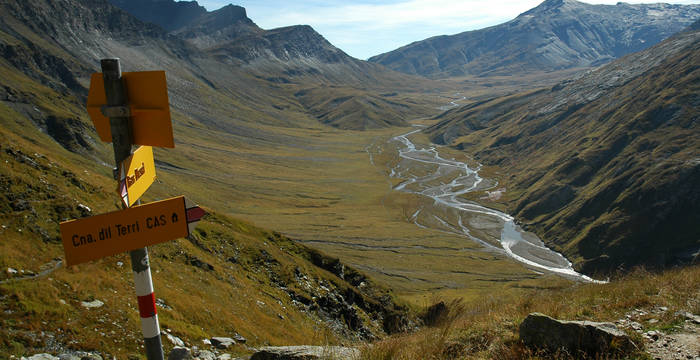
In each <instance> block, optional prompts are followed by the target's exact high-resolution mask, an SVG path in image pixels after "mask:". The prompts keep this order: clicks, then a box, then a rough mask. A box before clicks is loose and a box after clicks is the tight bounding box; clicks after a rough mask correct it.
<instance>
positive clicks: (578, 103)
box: [428, 21, 700, 273]
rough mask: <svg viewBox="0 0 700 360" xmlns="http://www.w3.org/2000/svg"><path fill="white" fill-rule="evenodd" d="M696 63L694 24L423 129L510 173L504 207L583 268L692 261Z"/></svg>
mask: <svg viewBox="0 0 700 360" xmlns="http://www.w3.org/2000/svg"><path fill="white" fill-rule="evenodd" d="M698 64H700V21H699V22H696V23H694V24H693V26H691V27H690V28H689V29H688V30H687V31H685V32H683V33H680V34H678V35H675V36H673V37H671V38H669V39H668V40H666V41H664V42H662V43H660V44H658V45H656V46H654V47H651V48H649V49H647V50H644V51H642V52H638V53H634V54H631V55H628V56H625V57H623V58H622V59H619V60H617V61H615V62H613V63H611V64H608V65H606V66H604V67H602V68H600V69H597V70H594V71H590V72H587V73H585V74H583V75H582V76H580V77H579V78H578V79H575V80H570V81H566V82H563V83H561V84H559V85H556V86H554V87H553V88H551V89H543V90H537V91H531V92H528V93H523V94H516V95H512V96H508V97H503V98H497V99H491V100H489V101H483V102H479V103H474V104H471V105H467V106H463V107H459V108H455V109H453V110H450V111H447V112H446V113H444V114H442V115H440V116H439V117H438V119H439V120H440V122H439V123H437V124H435V125H433V126H432V127H431V128H429V129H428V133H429V134H431V136H432V138H433V141H435V142H437V143H442V144H451V145H454V146H457V147H459V148H461V149H464V150H465V151H467V152H468V153H471V154H475V156H476V158H477V159H478V160H479V161H481V162H483V163H485V164H488V165H497V166H498V167H499V168H500V169H503V171H504V172H506V173H507V174H510V175H508V176H505V179H504V180H505V181H506V184H507V185H505V186H507V187H508V188H509V191H510V192H511V193H512V194H515V195H514V196H515V199H514V202H513V203H514V206H513V207H512V208H511V209H510V213H512V214H514V215H515V216H516V217H517V218H518V219H520V220H522V221H523V222H524V223H525V225H526V227H528V228H529V229H530V230H533V231H535V232H537V233H538V234H539V235H540V236H541V237H542V238H543V239H545V240H547V241H548V244H549V245H551V246H554V248H555V249H557V250H559V251H561V252H563V253H564V254H566V255H567V257H568V258H569V259H571V260H572V261H573V262H574V264H575V265H576V266H578V267H579V268H580V269H582V270H583V271H584V272H586V273H594V272H596V271H613V270H615V269H616V268H619V267H624V268H628V269H629V268H630V267H632V266H635V265H640V264H644V265H646V266H660V267H662V266H668V265H670V264H675V263H678V262H683V261H696V260H697V254H698V252H699V251H700V243H698V239H700V227H698V224H700V205H698V204H700V187H699V186H698V184H700V153H699V152H698V151H699V149H700V136H698V125H699V124H698V120H699V119H700V72H699V71H698ZM694 257H695V260H693V259H694Z"/></svg>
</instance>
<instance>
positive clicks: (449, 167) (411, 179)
mask: <svg viewBox="0 0 700 360" xmlns="http://www.w3.org/2000/svg"><path fill="white" fill-rule="evenodd" d="M421 130H422V129H416V130H413V131H411V132H408V133H405V134H403V135H399V136H396V137H393V138H391V139H390V140H389V142H388V144H387V146H388V147H389V148H393V149H396V151H398V155H399V158H398V163H397V164H395V166H393V168H391V170H390V174H389V175H390V176H391V177H394V178H398V179H400V180H403V181H402V182H401V183H399V184H398V185H396V186H395V187H394V190H395V191H402V192H406V193H411V194H416V195H419V196H420V197H422V198H423V199H424V200H427V201H421V202H420V205H418V207H417V208H416V209H415V212H413V215H412V216H411V217H410V220H411V221H412V222H413V223H415V224H416V225H417V226H419V227H423V228H429V229H434V230H438V231H443V232H448V233H451V234H455V235H459V236H463V237H465V238H468V239H470V240H471V241H475V242H477V243H479V244H481V246H482V247H483V249H484V251H488V252H494V253H500V254H502V255H505V256H508V257H510V258H512V259H514V260H515V261H518V262H520V263H522V264H524V265H525V266H526V267H528V268H530V269H532V270H535V271H538V272H542V273H554V274H557V275H560V276H562V277H565V278H568V279H574V280H578V281H585V282H598V281H597V280H593V279H591V278H590V277H588V276H586V275H583V274H580V273H578V272H576V271H575V270H574V269H573V268H572V266H571V262H570V261H568V260H567V259H566V258H565V257H564V256H563V255H562V254H559V253H557V252H555V251H553V250H551V249H549V248H547V247H546V246H545V245H544V243H543V242H542V240H540V239H539V238H538V237H537V236H536V235H535V234H533V233H530V232H527V231H524V230H523V229H521V228H520V226H518V225H517V224H516V223H515V221H514V219H513V217H512V216H510V215H508V214H506V213H503V212H501V211H498V210H495V209H491V208H488V207H485V206H482V205H480V204H478V203H476V202H474V201H471V200H467V199H466V198H464V195H466V194H468V193H471V192H476V191H485V190H490V189H495V188H496V187H497V185H498V184H497V182H495V181H493V180H490V179H484V178H482V177H481V176H479V169H480V166H477V167H476V168H470V167H469V165H468V164H466V163H463V162H460V161H457V160H454V159H447V158H443V157H442V156H441V155H440V153H439V151H438V148H437V147H436V146H434V145H429V146H428V147H418V146H416V145H415V144H414V143H413V142H412V141H411V139H410V138H411V135H414V134H416V133H418V132H420V131H421Z"/></svg>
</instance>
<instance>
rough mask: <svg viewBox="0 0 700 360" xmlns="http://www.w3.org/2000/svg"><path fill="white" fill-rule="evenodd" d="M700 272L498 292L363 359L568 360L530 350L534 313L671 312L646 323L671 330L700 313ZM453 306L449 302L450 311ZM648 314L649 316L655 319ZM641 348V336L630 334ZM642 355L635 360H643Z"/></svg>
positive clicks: (593, 316)
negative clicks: (528, 328) (524, 328)
mask: <svg viewBox="0 0 700 360" xmlns="http://www.w3.org/2000/svg"><path fill="white" fill-rule="evenodd" d="M697 279H700V266H692V267H686V268H679V269H672V270H668V271H666V272H660V273H654V272H649V271H646V270H644V269H641V268H638V269H635V270H634V271H633V272H631V273H629V274H627V275H621V276H620V277H619V278H617V279H614V280H613V281H611V282H610V283H608V284H574V285H571V286H567V287H565V288H562V289H556V290H537V291H534V290H533V291H521V292H519V293H511V294H507V293H506V294H503V293H498V294H493V295H490V296H485V297H483V298H482V299H479V300H472V301H468V302H466V303H465V304H464V306H463V307H462V306H459V305H460V304H459V303H457V305H458V306H456V308H457V309H458V311H454V310H453V311H451V313H450V317H449V320H448V321H446V322H445V323H444V324H443V325H442V326H438V327H426V328H423V329H421V330H420V331H418V332H416V333H413V334H406V335H400V336H393V337H390V338H387V339H385V340H382V341H379V342H377V343H375V344H372V345H369V346H366V347H365V348H364V349H363V353H362V357H361V358H362V359H365V360H378V359H405V360H408V359H548V358H555V359H569V358H571V357H570V356H567V355H565V354H561V353H560V354H551V353H549V354H548V353H542V352H537V351H533V350H531V349H528V348H525V347H524V346H523V345H522V344H521V343H520V342H519V339H518V327H519V325H520V323H521V322H522V320H523V319H524V318H525V317H526V316H527V315H528V314H529V313H532V312H540V313H544V314H547V315H550V316H552V317H554V318H560V319H568V320H591V321H608V322H614V321H615V320H617V319H620V318H624V317H625V314H626V313H628V312H629V311H632V310H634V309H648V310H650V309H652V308H653V307H657V306H658V307H661V306H664V307H667V308H668V311H666V312H664V313H663V314H662V315H658V314H656V315H653V316H654V317H655V318H657V320H659V322H658V323H649V322H646V321H642V322H643V326H644V330H645V331H646V330H655V329H664V330H673V329H674V326H676V325H678V324H679V323H681V322H682V319H681V318H679V317H678V316H676V315H674V313H675V312H676V311H679V310H682V311H689V312H691V313H695V314H698V313H700V282H698V281H697ZM454 308H455V303H454V302H453V303H452V309H454ZM651 316H652V315H649V316H648V318H651ZM631 335H632V338H633V340H636V341H637V342H638V343H639V340H640V338H639V335H637V334H636V333H632V334H631ZM646 356H647V355H645V354H644V353H643V352H640V353H637V354H634V355H632V358H635V359H639V358H646Z"/></svg>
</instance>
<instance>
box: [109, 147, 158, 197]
mask: <svg viewBox="0 0 700 360" xmlns="http://www.w3.org/2000/svg"><path fill="white" fill-rule="evenodd" d="M155 179H156V165H155V163H154V161H153V148H152V147H150V146H139V148H138V149H136V151H134V153H133V154H131V156H129V157H128V158H126V160H124V161H123V162H122V165H121V166H120V167H119V188H118V189H117V192H118V193H119V195H120V196H121V197H122V202H123V203H124V205H125V206H126V207H130V206H131V205H133V204H134V203H135V202H136V200H138V199H139V198H140V197H141V195H143V193H145V192H146V190H148V188H149V187H150V186H151V184H153V181H155Z"/></svg>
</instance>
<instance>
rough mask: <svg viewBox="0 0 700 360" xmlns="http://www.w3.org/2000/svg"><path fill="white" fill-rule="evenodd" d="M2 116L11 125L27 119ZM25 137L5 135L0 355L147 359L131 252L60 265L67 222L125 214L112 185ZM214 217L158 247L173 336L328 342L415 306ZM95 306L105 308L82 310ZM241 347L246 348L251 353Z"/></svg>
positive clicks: (390, 325)
mask: <svg viewBox="0 0 700 360" xmlns="http://www.w3.org/2000/svg"><path fill="white" fill-rule="evenodd" d="M2 109H3V110H5V111H4V112H2V113H0V115H1V116H0V119H2V122H3V124H7V125H12V123H13V122H14V121H18V120H20V119H21V117H19V116H17V115H16V114H13V113H12V112H11V111H7V108H6V107H5V106H3V107H2ZM19 125H23V126H25V127H27V126H30V124H26V123H24V124H22V123H21V120H20V124H19ZM22 134H23V135H22V136H19V135H17V134H15V133H14V132H13V131H12V130H11V129H8V128H6V127H3V129H2V130H0V139H2V142H0V144H1V145H0V161H1V162H2V163H3V165H4V166H2V168H1V169H0V179H1V181H0V186H2V192H1V193H2V204H4V205H3V207H2V208H1V209H0V223H1V224H2V229H1V230H0V233H1V234H2V238H3V241H2V242H1V243H0V268H2V269H3V272H2V273H1V274H0V294H1V295H0V306H2V309H3V311H4V314H5V316H3V319H2V331H1V332H0V343H1V344H2V346H0V354H1V355H0V356H2V357H9V356H10V355H16V356H19V355H26V354H31V353H36V352H44V351H48V352H56V351H59V350H61V349H71V350H86V351H98V352H100V353H102V354H103V355H107V354H110V355H114V356H117V358H127V357H128V356H132V355H136V354H139V353H140V349H139V346H140V345H139V344H140V339H141V334H140V325H139V317H138V310H137V308H136V306H137V305H136V301H135V300H136V299H135V295H134V291H133V280H132V273H131V269H130V266H129V259H128V256H127V255H126V254H122V255H117V256H113V257H108V258H105V259H102V260H98V261H95V262H91V263H87V264H81V265H78V266H73V267H70V268H65V267H63V266H62V261H61V258H62V257H63V247H62V245H61V242H60V235H59V233H58V226H57V224H58V222H59V221H62V220H65V219H71V218H80V217H83V216H88V215H92V214H97V213H103V212H107V211H111V210H114V209H116V208H118V205H119V204H118V199H117V197H116V194H115V192H114V182H113V180H111V179H109V178H108V177H106V176H104V174H100V173H99V172H100V170H102V169H99V168H98V169H96V168H95V164H94V163H93V164H90V166H87V164H86V162H88V163H89V161H86V160H85V159H84V158H83V157H81V156H79V155H75V154H73V153H70V152H67V151H65V150H64V149H62V148H61V147H60V146H59V145H58V144H57V143H55V142H53V141H52V140H51V139H50V138H49V137H48V136H47V135H46V134H43V133H41V132H39V131H38V130H34V131H24V132H22ZM104 168H105V169H106V167H104ZM95 170H98V172H97V173H96V172H95ZM160 186H162V184H161V185H160ZM210 212H211V213H210V214H209V215H208V216H207V217H205V219H204V220H203V221H202V222H201V224H199V226H198V228H197V230H196V233H195V235H194V236H193V237H192V238H191V239H187V240H186V239H179V240H175V241H171V242H168V243H165V244H161V245H158V246H154V247H151V249H150V257H151V266H152V272H153V279H154V280H153V281H154V287H155V289H156V290H155V294H156V297H157V298H158V299H159V304H160V305H159V308H158V310H159V312H160V321H161V327H162V329H164V330H165V329H167V331H168V333H170V334H172V335H175V336H178V337H180V338H181V339H183V340H184V341H185V342H187V343H188V344H190V345H199V346H202V345H203V344H202V343H201V340H202V339H207V338H209V337H211V336H217V335H222V336H231V335H232V334H234V333H236V332H237V333H239V334H241V335H243V336H245V337H246V338H247V339H248V340H249V342H248V345H250V346H257V345H263V344H280V345H281V344H298V343H315V344H328V343H342V342H347V341H351V340H357V339H368V338H373V337H376V336H379V335H381V334H383V333H384V332H385V331H389V332H391V331H397V330H399V329H400V326H401V324H402V322H401V321H407V318H405V317H404V316H405V315H404V313H405V312H406V309H405V308H402V307H399V306H397V305H395V303H394V302H393V300H392V295H391V294H390V293H389V292H388V291H387V290H386V289H385V288H383V287H382V286H380V285H377V284H376V283H375V282H374V281H373V280H370V279H368V278H366V277H365V276H364V275H362V274H361V273H358V272H357V271H355V270H353V269H352V268H351V267H348V266H345V265H344V264H342V263H340V262H338V260H337V259H334V258H331V257H328V256H325V255H323V254H322V253H320V252H318V251H316V250H311V249H309V248H307V247H305V246H303V245H300V244H298V243H296V242H293V241H291V240H290V239H288V238H286V237H284V236H282V235H280V234H279V233H275V232H270V231H266V230H261V229H260V228H257V227H255V226H254V225H252V224H250V223H248V222H244V221H240V220H237V219H233V218H230V217H227V216H223V215H219V214H217V213H216V212H214V211H211V210H210ZM10 269H14V270H16V271H17V272H14V271H12V270H10ZM93 300H100V301H102V302H103V303H104V305H103V306H102V307H100V308H96V309H86V308H84V307H83V306H82V305H81V303H82V302H89V301H93ZM396 319H405V320H400V321H398V322H397V320H396ZM222 320H223V321H222ZM97 334H99V336H95V335H97ZM165 343H166V346H167V348H170V347H172V344H170V343H169V342H167V341H165ZM232 351H233V353H246V352H248V350H247V348H246V347H244V346H239V347H236V348H234V349H233V350H232ZM108 357H111V356H108Z"/></svg>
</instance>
